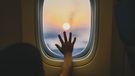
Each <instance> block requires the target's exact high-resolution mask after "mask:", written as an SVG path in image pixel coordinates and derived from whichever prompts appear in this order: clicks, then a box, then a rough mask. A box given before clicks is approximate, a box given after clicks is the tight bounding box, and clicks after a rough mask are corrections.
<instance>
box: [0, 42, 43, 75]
mask: <svg viewBox="0 0 135 76" xmlns="http://www.w3.org/2000/svg"><path fill="white" fill-rule="evenodd" d="M0 76H44V73H43V66H42V62H41V57H40V53H39V50H38V49H37V48H35V47H34V46H32V45H30V44H26V43H19V44H14V45H11V46H8V47H7V48H5V49H3V50H1V51H0Z"/></svg>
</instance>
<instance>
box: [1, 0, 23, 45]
mask: <svg viewBox="0 0 135 76" xmlns="http://www.w3.org/2000/svg"><path fill="white" fill-rule="evenodd" d="M21 28H22V27H21V1H20V0H0V47H4V46H7V45H10V44H13V43H16V42H21V40H22V30H21Z"/></svg>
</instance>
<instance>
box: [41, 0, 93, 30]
mask: <svg viewBox="0 0 135 76" xmlns="http://www.w3.org/2000/svg"><path fill="white" fill-rule="evenodd" d="M89 4H90V3H89V0H46V2H44V7H43V25H45V24H52V25H53V26H55V27H56V26H57V27H59V28H61V29H62V28H63V24H64V23H65V22H69V24H70V26H71V27H72V28H75V27H76V26H77V27H78V26H82V25H83V26H84V24H86V25H89V24H91V23H90V22H91V19H90V17H91V11H90V10H91V8H90V5H89Z"/></svg>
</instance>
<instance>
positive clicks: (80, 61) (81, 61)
mask: <svg viewBox="0 0 135 76" xmlns="http://www.w3.org/2000/svg"><path fill="white" fill-rule="evenodd" d="M89 1H90V5H91V11H92V12H91V20H92V21H91V25H92V26H91V27H92V28H93V29H91V31H90V32H92V34H90V35H92V36H90V37H92V38H91V39H90V37H89V43H88V44H87V47H86V49H85V50H88V51H87V53H86V54H85V55H84V54H83V55H84V56H82V57H79V58H75V59H73V62H74V64H73V66H82V65H85V64H87V63H89V62H90V61H91V60H92V59H93V58H94V56H95V54H96V45H97V44H98V39H97V38H98V37H97V36H98V19H99V18H98V12H97V11H98V4H99V3H98V1H97V0H89ZM43 3H44V0H36V2H35V5H36V6H35V8H36V9H35V12H36V13H35V16H36V18H35V20H36V21H35V22H36V29H35V30H36V38H37V39H36V40H37V41H36V42H37V46H38V48H39V49H40V50H41V54H42V60H43V62H45V63H46V64H49V65H52V66H55V67H60V66H61V65H62V64H61V63H62V62H63V59H58V58H54V57H51V56H49V53H47V52H45V51H44V50H45V49H44V48H47V46H45V44H44V40H43V36H42V35H43V34H42V33H43V32H42V31H43V30H41V27H40V26H39V25H42V9H43ZM93 32H94V33H93ZM90 41H91V42H90ZM90 44H91V47H89V46H88V45H90Z"/></svg>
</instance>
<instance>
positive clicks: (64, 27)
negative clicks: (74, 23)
mask: <svg viewBox="0 0 135 76" xmlns="http://www.w3.org/2000/svg"><path fill="white" fill-rule="evenodd" d="M63 29H64V30H69V29H70V24H69V23H67V22H65V23H64V24H63Z"/></svg>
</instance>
